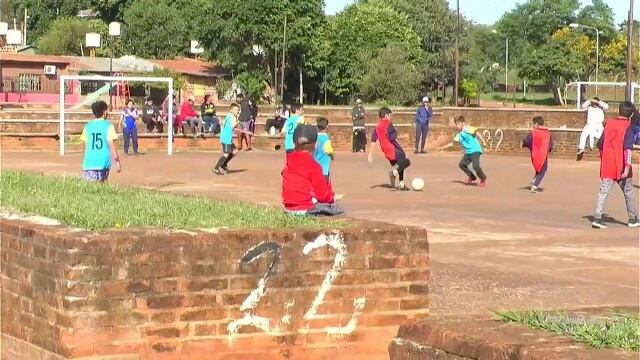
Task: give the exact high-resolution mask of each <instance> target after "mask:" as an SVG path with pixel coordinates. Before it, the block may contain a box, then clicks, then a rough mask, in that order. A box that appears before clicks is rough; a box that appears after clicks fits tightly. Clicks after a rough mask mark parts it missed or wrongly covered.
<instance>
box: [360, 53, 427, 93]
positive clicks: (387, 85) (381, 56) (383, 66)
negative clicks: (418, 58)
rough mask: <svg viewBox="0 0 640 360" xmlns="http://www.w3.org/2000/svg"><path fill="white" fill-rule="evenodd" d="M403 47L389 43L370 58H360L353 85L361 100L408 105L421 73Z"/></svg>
mask: <svg viewBox="0 0 640 360" xmlns="http://www.w3.org/2000/svg"><path fill="white" fill-rule="evenodd" d="M404 50H405V49H404V48H403V46H400V45H397V44H389V45H388V46H387V47H386V48H384V49H382V50H380V52H379V53H378V54H377V56H375V57H374V58H373V59H369V58H364V59H362V61H363V63H362V65H361V66H362V72H361V73H360V76H359V77H358V78H357V80H356V85H357V86H358V88H359V89H360V93H361V94H362V97H363V98H364V100H365V101H368V102H377V103H386V104H392V105H411V104H413V103H415V101H416V99H417V98H418V96H419V94H420V83H421V76H420V72H419V71H418V69H417V67H416V65H415V63H414V62H412V61H411V59H410V58H409V56H408V54H407V53H406V52H405V51H404Z"/></svg>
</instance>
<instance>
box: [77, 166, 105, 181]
mask: <svg viewBox="0 0 640 360" xmlns="http://www.w3.org/2000/svg"><path fill="white" fill-rule="evenodd" d="M109 171H110V170H109V169H103V170H83V171H82V177H84V179H85V180H87V181H107V180H108V179H109Z"/></svg>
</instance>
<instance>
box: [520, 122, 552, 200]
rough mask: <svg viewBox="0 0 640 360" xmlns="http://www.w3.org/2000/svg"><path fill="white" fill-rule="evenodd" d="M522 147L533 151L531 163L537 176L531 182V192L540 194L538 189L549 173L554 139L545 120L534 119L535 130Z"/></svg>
mask: <svg viewBox="0 0 640 360" xmlns="http://www.w3.org/2000/svg"><path fill="white" fill-rule="evenodd" d="M522 147H526V148H529V150H530V151H531V163H532V164H533V168H534V170H535V171H536V175H535V176H534V177H533V180H531V192H532V193H536V192H538V187H539V186H540V183H541V182H542V179H544V175H545V174H546V173H547V163H548V158H549V153H550V152H551V151H552V150H553V138H552V137H551V131H549V129H547V128H546V127H544V119H543V118H542V117H541V116H536V117H534V118H533V130H531V132H529V134H527V137H526V138H525V139H524V140H523V141H522Z"/></svg>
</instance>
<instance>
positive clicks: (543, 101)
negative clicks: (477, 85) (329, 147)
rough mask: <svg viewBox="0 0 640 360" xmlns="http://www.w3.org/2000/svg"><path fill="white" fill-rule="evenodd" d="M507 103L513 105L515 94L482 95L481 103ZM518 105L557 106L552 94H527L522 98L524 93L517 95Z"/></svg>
mask: <svg viewBox="0 0 640 360" xmlns="http://www.w3.org/2000/svg"><path fill="white" fill-rule="evenodd" d="M482 100H484V101H506V102H508V103H513V93H509V95H508V96H506V97H505V93H504V92H493V93H484V94H480V101H482ZM516 103H518V104H533V105H546V106H557V105H556V101H555V99H554V97H553V94H552V93H535V94H534V93H527V96H526V97H522V92H518V93H516Z"/></svg>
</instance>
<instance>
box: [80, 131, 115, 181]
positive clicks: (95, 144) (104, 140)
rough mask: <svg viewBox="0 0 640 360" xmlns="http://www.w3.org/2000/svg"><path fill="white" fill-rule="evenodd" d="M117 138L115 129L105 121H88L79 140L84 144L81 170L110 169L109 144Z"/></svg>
mask: <svg viewBox="0 0 640 360" xmlns="http://www.w3.org/2000/svg"><path fill="white" fill-rule="evenodd" d="M116 138H117V135H116V129H115V128H114V127H113V125H112V124H111V122H109V121H108V120H105V119H96V120H92V121H89V122H88V123H87V124H86V125H85V126H84V130H82V135H81V136H80V139H81V140H82V141H83V142H84V144H85V146H84V161H83V162H82V170H106V169H111V150H110V149H109V142H110V141H113V140H115V139H116Z"/></svg>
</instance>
